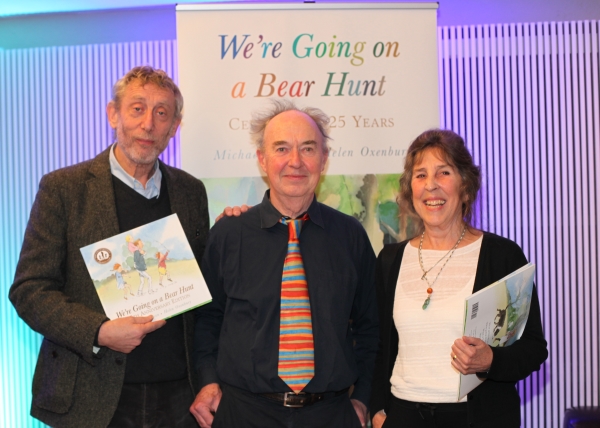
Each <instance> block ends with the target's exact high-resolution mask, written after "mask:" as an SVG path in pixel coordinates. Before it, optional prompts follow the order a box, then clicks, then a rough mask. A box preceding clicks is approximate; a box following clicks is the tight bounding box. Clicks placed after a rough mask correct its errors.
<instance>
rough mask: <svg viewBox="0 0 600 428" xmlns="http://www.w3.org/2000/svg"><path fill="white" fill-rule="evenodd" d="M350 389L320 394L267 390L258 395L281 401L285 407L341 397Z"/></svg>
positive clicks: (308, 404)
mask: <svg viewBox="0 0 600 428" xmlns="http://www.w3.org/2000/svg"><path fill="white" fill-rule="evenodd" d="M348 389H350V388H346V389H342V390H341V391H336V392H321V393H318V394H317V393H315V394H311V393H307V392H300V393H299V394H296V393H294V392H267V393H264V394H257V395H259V396H260V397H264V398H266V399H268V400H271V401H276V402H278V403H281V404H282V405H283V406H284V407H304V406H310V405H311V404H315V403H318V402H319V401H323V400H326V399H328V398H333V397H339V396H340V395H343V394H346V393H347V392H348Z"/></svg>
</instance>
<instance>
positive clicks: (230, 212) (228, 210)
mask: <svg viewBox="0 0 600 428" xmlns="http://www.w3.org/2000/svg"><path fill="white" fill-rule="evenodd" d="M249 209H250V206H248V205H246V204H244V205H242V206H241V207H238V206H235V207H225V209H224V210H223V212H222V213H221V214H219V215H218V216H217V218H216V219H215V223H216V222H218V221H219V220H221V219H222V218H223V217H225V216H227V217H231V216H234V217H239V216H240V215H242V213H245V212H246V211H248V210H249Z"/></svg>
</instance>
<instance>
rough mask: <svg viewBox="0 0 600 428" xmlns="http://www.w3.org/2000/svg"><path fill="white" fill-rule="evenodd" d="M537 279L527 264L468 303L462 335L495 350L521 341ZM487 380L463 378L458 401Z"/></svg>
mask: <svg viewBox="0 0 600 428" xmlns="http://www.w3.org/2000/svg"><path fill="white" fill-rule="evenodd" d="M534 276H535V265H533V264H531V263H528V264H526V265H525V266H523V267H522V268H520V269H518V270H516V271H514V272H513V273H511V274H509V275H507V276H505V277H504V278H502V279H500V280H499V281H496V282H495V283H493V284H491V285H489V286H488V287H486V288H484V289H482V290H479V291H478V292H477V293H473V294H472V295H471V296H469V297H468V298H467V299H465V321H464V333H463V334H464V335H465V336H471V337H477V338H478V339H481V340H483V341H484V342H485V343H487V344H488V345H490V346H494V347H495V346H510V345H512V344H513V343H514V342H516V341H517V340H519V339H520V338H521V335H522V334H523V330H524V329H525V324H526V323H527V317H528V316H529V307H530V306H531V294H532V292H533V277H534ZM484 380H485V379H480V378H478V377H477V375H475V374H472V375H463V374H461V375H460V387H459V392H458V400H460V399H462V398H463V397H464V396H465V395H467V394H468V393H469V392H471V391H472V390H473V389H475V388H476V387H478V386H479V385H480V384H481V383H483V382H484Z"/></svg>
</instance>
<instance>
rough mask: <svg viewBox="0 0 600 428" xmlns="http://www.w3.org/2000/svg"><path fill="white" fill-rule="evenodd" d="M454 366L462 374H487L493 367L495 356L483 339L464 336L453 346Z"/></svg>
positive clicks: (451, 355)
mask: <svg viewBox="0 0 600 428" xmlns="http://www.w3.org/2000/svg"><path fill="white" fill-rule="evenodd" d="M450 357H451V358H452V366H453V367H454V368H456V370H458V371H459V372H461V373H462V374H465V375H467V374H475V373H479V372H487V371H488V370H489V369H490V367H491V366H492V359H493V358H494V354H493V353H492V348H490V347H489V345H488V344H487V343H485V342H484V341H483V340H481V339H477V338H475V337H469V336H463V337H462V338H460V339H456V340H455V341H454V344H453V345H452V352H451V353H450Z"/></svg>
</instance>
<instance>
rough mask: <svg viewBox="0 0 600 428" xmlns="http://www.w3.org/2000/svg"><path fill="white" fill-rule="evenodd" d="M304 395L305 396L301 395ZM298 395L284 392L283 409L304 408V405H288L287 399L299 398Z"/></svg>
mask: <svg viewBox="0 0 600 428" xmlns="http://www.w3.org/2000/svg"><path fill="white" fill-rule="evenodd" d="M302 395H305V394H302ZM299 396H300V394H296V393H295V392H284V393H283V407H304V404H302V403H300V404H289V403H288V402H287V400H288V397H290V398H292V397H299Z"/></svg>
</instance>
